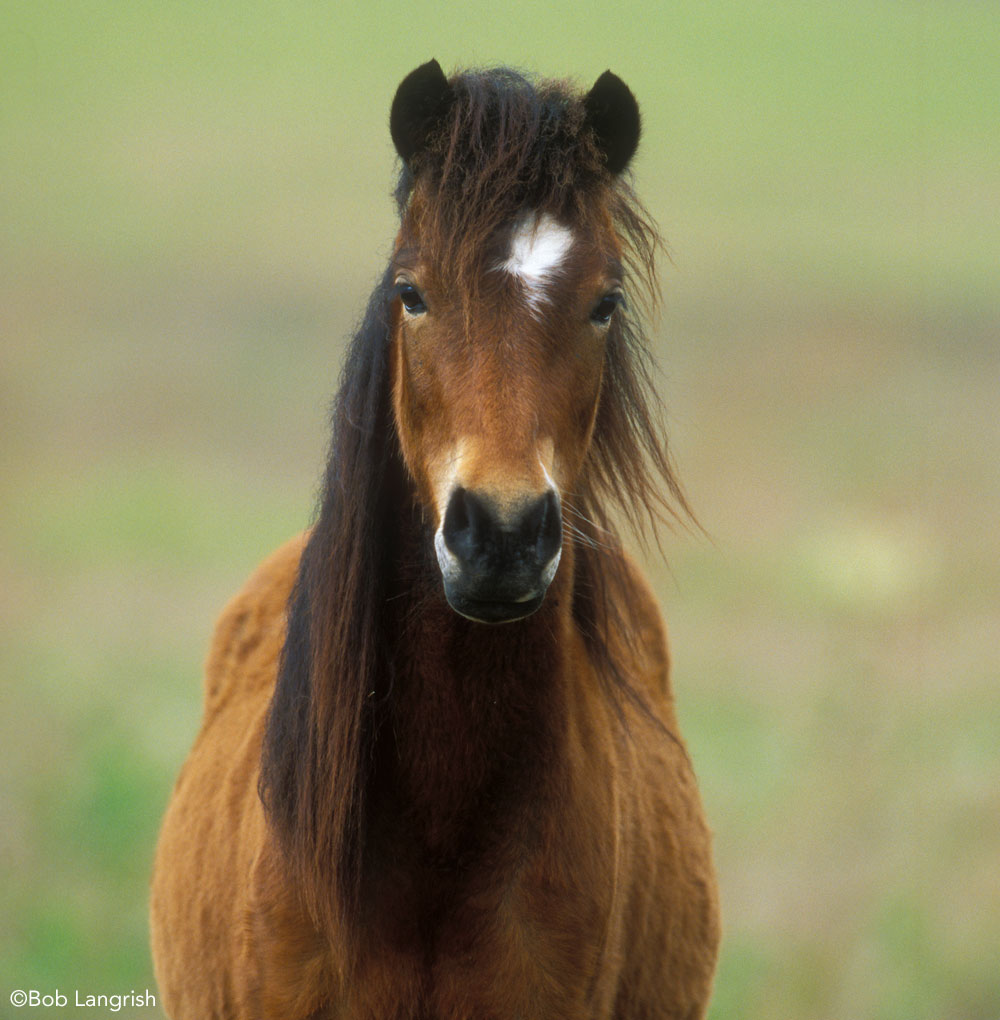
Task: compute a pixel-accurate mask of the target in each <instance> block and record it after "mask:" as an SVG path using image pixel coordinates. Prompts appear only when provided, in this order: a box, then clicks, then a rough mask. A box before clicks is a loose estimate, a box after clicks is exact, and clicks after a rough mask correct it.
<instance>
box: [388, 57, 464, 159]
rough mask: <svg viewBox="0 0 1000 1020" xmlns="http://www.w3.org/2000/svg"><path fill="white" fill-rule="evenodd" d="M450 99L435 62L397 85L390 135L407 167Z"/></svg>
mask: <svg viewBox="0 0 1000 1020" xmlns="http://www.w3.org/2000/svg"><path fill="white" fill-rule="evenodd" d="M453 99H454V91H453V90H452V87H451V86H450V85H449V84H448V79H447V78H445V76H444V71H442V70H441V65H440V64H439V63H438V62H437V61H436V60H428V61H427V63H426V64H421V65H420V67H418V68H417V69H416V70H414V71H411V72H410V73H409V74H408V75H407V76H406V77H405V78H404V79H403V80H402V81H401V82H400V83H399V88H398V89H396V97H395V99H393V101H392V110H391V111H390V113H389V131H390V133H391V134H392V143H393V145H395V146H396V152H398V153H399V156H400V159H402V161H403V162H404V163H406V164H409V162H410V160H411V159H412V158H413V157H414V156H415V155H416V154H417V153H418V152H420V150H421V149H422V148H423V147H424V146H425V145H426V144H427V139H428V137H429V136H430V133H431V131H433V130H434V128H435V127H436V126H437V124H438V122H439V121H440V120H441V118H442V117H443V116H444V115H445V114H446V113H447V112H448V108H449V107H450V106H451V103H452V100H453Z"/></svg>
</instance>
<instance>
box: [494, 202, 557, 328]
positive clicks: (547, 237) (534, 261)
mask: <svg viewBox="0 0 1000 1020" xmlns="http://www.w3.org/2000/svg"><path fill="white" fill-rule="evenodd" d="M575 240H576V237H575V235H574V233H573V231H572V230H571V229H570V228H569V227H568V226H566V225H565V224H563V223H560V222H559V221H558V220H557V219H556V218H555V217H554V216H552V215H551V214H550V213H547V212H546V213H538V212H531V213H528V214H527V215H525V216H522V217H521V218H520V219H518V220H517V221H516V222H515V224H514V229H513V231H512V232H511V237H510V247H509V250H508V255H507V258H506V259H504V261H503V262H501V263H500V265H499V267H498V268H499V269H502V270H504V271H505V272H508V273H510V274H511V275H512V276H515V277H517V279H519V280H520V281H521V283H522V285H523V286H524V289H525V291H526V294H527V298H528V304H529V305H530V306H531V307H532V308H533V309H537V308H538V306H539V305H540V304H541V303H542V302H544V301H547V300H549V295H548V293H547V290H546V288H547V287H548V286H549V284H551V283H552V282H553V280H554V279H555V278H556V277H557V276H558V274H559V271H560V269H561V268H562V266H563V263H564V262H565V260H566V256H567V255H569V253H570V251H571V249H572V248H573V243H574V241H575Z"/></svg>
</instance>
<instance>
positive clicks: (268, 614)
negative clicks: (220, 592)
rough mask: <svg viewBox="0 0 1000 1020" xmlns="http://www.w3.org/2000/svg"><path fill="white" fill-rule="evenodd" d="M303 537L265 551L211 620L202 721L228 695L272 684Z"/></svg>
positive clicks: (247, 693) (221, 703)
mask: <svg viewBox="0 0 1000 1020" xmlns="http://www.w3.org/2000/svg"><path fill="white" fill-rule="evenodd" d="M307 537H308V536H307V535H305V534H303V535H299V536H297V537H296V538H293V539H291V540H290V541H288V542H286V543H285V544H284V545H282V546H280V547H279V548H278V549H276V550H275V551H274V552H273V553H271V555H270V556H268V557H267V558H266V559H265V560H264V561H263V562H262V563H261V564H260V566H258V567H257V569H256V570H255V571H254V572H253V573H252V574H251V575H250V577H249V578H248V579H247V581H246V583H245V584H244V585H243V587H242V588H241V589H240V590H239V592H237V593H236V595H234V596H233V598H232V599H230V600H229V603H228V604H227V605H226V607H225V608H224V609H223V610H222V613H221V614H220V616H219V619H218V620H217V621H216V624H215V631H214V634H213V636H212V643H211V646H210V648H209V652H208V658H207V659H206V661H205V722H206V723H207V722H208V721H209V719H210V717H211V716H212V715H214V714H215V713H216V712H217V711H218V710H219V709H220V708H221V707H222V705H223V704H224V703H225V702H227V701H228V700H229V699H230V698H231V697H233V696H234V695H235V696H237V697H239V696H251V695H252V694H253V693H256V692H262V691H263V690H266V691H267V692H268V694H269V693H270V690H271V689H272V688H273V686H274V681H275V677H276V675H277V668H278V660H279V658H280V656H281V649H282V647H283V645H284V643H285V620H286V610H287V605H288V598H289V595H290V594H291V591H292V587H293V586H294V584H295V578H296V576H297V574H298V569H299V559H300V558H301V555H302V549H303V547H304V546H305V542H306V538H307Z"/></svg>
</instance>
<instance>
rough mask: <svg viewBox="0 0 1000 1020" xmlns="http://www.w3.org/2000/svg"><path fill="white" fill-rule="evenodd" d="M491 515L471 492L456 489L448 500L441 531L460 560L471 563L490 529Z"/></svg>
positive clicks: (449, 547)
mask: <svg viewBox="0 0 1000 1020" xmlns="http://www.w3.org/2000/svg"><path fill="white" fill-rule="evenodd" d="M491 520H492V518H491V516H490V513H489V510H488V509H487V508H486V506H485V505H484V503H483V502H482V500H481V499H479V497H478V496H476V495H475V494H474V493H472V492H469V490H468V489H463V488H462V487H461V486H459V487H458V488H457V489H456V490H455V491H454V492H453V493H452V494H451V499H449V500H448V509H447V510H446V511H445V515H444V524H443V526H442V529H441V532H442V535H443V536H444V543H445V545H446V546H447V547H448V549H449V550H450V551H451V552H452V553H453V554H454V555H455V556H457V557H458V558H459V559H462V560H471V559H472V558H473V556H475V554H476V552H477V551H478V550H479V549H480V547H481V546H482V544H483V541H484V540H485V536H486V535H487V534H488V533H489V530H490V527H491Z"/></svg>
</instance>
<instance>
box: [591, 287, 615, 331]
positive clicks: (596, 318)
mask: <svg viewBox="0 0 1000 1020" xmlns="http://www.w3.org/2000/svg"><path fill="white" fill-rule="evenodd" d="M621 303H622V294H621V291H618V290H616V291H612V292H611V293H610V294H605V295H604V297H602V298H601V300H600V301H598V302H597V304H596V305H595V306H594V310H593V311H592V312H591V313H590V321H591V322H593V323H594V324H595V325H597V326H606V325H607V324H608V323H609V322H610V321H611V316H612V315H614V314H615V309H616V308H617V307H618V306H619V305H620V304H621Z"/></svg>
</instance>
